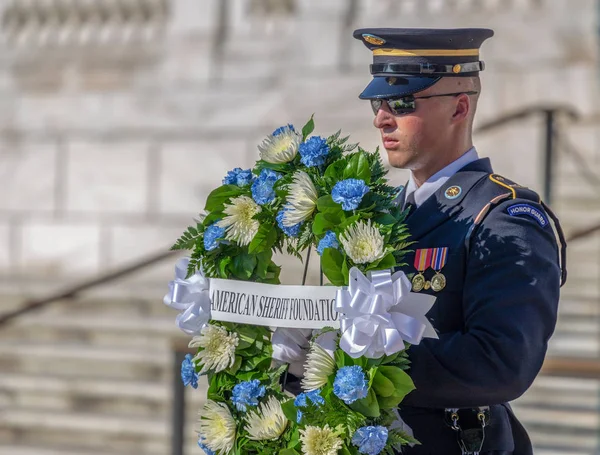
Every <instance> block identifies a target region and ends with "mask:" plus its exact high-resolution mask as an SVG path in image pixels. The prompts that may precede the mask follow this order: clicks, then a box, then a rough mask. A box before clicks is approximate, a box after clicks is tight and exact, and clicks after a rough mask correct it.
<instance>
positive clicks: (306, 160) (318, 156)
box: [298, 136, 329, 167]
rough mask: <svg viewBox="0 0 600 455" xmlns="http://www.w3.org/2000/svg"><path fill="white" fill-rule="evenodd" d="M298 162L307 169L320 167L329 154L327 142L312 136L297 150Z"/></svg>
mask: <svg viewBox="0 0 600 455" xmlns="http://www.w3.org/2000/svg"><path fill="white" fill-rule="evenodd" d="M298 153H300V161H301V162H302V164H304V165H305V166H307V167H314V166H322V165H323V164H325V160H326V159H327V155H328V154H329V146H328V145H327V141H326V140H325V139H323V138H322V137H320V136H313V137H311V138H310V139H309V140H307V141H306V142H303V143H302V144H300V147H299V148H298Z"/></svg>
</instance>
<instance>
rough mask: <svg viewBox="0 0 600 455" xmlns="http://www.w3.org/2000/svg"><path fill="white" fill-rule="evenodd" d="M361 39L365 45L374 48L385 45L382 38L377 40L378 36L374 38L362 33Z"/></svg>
mask: <svg viewBox="0 0 600 455" xmlns="http://www.w3.org/2000/svg"><path fill="white" fill-rule="evenodd" d="M362 37H363V39H364V40H365V41H366V42H367V43H369V44H374V45H375V46H381V45H382V44H385V40H384V39H383V38H379V37H378V36H375V35H370V34H368V33H363V36H362Z"/></svg>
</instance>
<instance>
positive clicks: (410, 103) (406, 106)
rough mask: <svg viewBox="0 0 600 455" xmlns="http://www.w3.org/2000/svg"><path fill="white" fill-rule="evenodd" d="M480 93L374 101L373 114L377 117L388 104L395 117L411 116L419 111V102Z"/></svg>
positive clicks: (409, 96)
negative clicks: (384, 104)
mask: <svg viewBox="0 0 600 455" xmlns="http://www.w3.org/2000/svg"><path fill="white" fill-rule="evenodd" d="M477 93H479V92H458V93H441V94H438V95H429V96H414V95H406V96H401V97H400V98H387V99H374V100H370V101H371V108H372V109H373V113H374V114H375V115H377V113H378V112H379V109H381V106H383V103H386V104H387V105H388V107H389V108H390V112H391V113H392V114H394V115H402V114H410V113H412V112H415V110H416V109H417V100H426V99H429V98H436V97H438V96H458V95H477Z"/></svg>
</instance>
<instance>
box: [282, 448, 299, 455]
mask: <svg viewBox="0 0 600 455" xmlns="http://www.w3.org/2000/svg"><path fill="white" fill-rule="evenodd" d="M279 455H300V454H299V453H298V452H297V451H296V450H294V449H283V450H280V451H279Z"/></svg>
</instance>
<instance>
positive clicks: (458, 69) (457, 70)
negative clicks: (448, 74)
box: [452, 65, 462, 74]
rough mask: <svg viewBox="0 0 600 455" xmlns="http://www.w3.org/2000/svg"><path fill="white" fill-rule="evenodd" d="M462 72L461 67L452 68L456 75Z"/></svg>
mask: <svg viewBox="0 0 600 455" xmlns="http://www.w3.org/2000/svg"><path fill="white" fill-rule="evenodd" d="M461 70H462V66H461V65H454V66H453V67H452V72H453V73H454V74H458V73H460V72H461Z"/></svg>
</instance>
